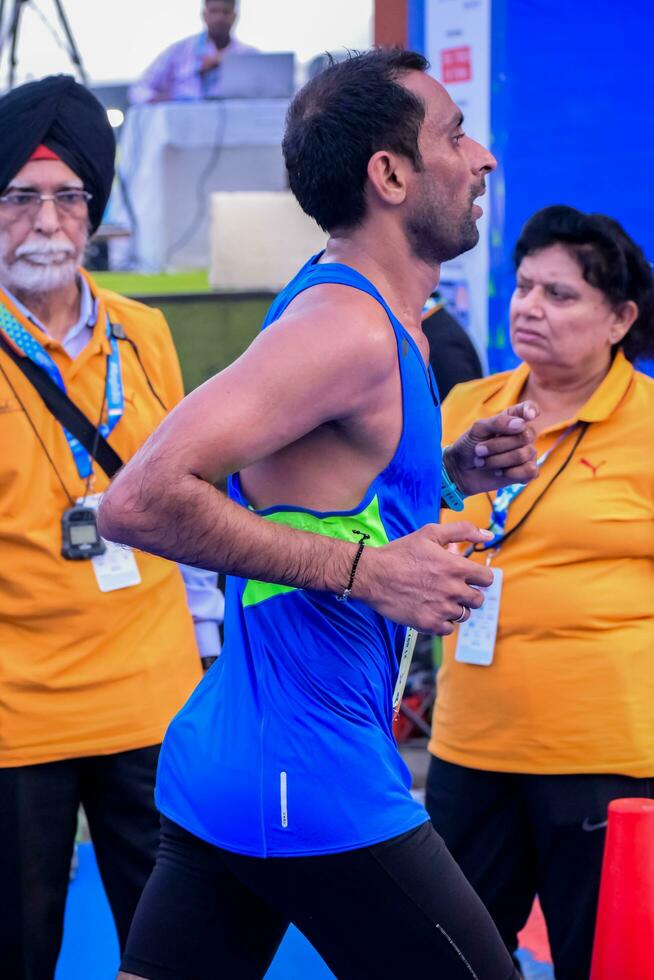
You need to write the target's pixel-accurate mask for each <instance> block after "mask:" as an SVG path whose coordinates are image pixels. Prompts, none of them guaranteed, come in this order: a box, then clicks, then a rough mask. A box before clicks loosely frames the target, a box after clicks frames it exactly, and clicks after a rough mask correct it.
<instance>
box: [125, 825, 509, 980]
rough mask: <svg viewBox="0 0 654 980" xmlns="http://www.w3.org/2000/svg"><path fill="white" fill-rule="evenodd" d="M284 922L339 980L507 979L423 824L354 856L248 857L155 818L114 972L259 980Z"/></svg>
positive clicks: (496, 943) (172, 978)
mask: <svg viewBox="0 0 654 980" xmlns="http://www.w3.org/2000/svg"><path fill="white" fill-rule="evenodd" d="M291 922H293V923H294V924H295V925H296V926H297V927H298V928H299V929H300V930H301V931H302V932H303V933H304V935H305V936H306V937H307V938H308V939H309V941H310V942H311V943H313V945H314V946H315V948H316V949H317V950H318V952H319V953H320V954H321V956H322V957H323V959H324V960H325V961H326V963H327V964H328V966H329V967H330V969H331V970H332V972H333V973H334V974H335V975H336V976H337V977H338V978H339V980H398V978H399V977H416V978H418V977H434V978H440V980H475V978H476V980H517V974H516V972H515V970H514V967H513V963H512V962H511V957H510V956H509V954H508V952H507V951H506V949H505V947H504V944H503V943H502V940H501V939H500V937H499V935H498V933H497V930H496V929H495V927H494V925H493V923H492V920H491V918H490V916H489V915H488V913H487V911H486V909H485V908H484V907H483V905H482V904H481V902H480V901H479V899H478V897H477V896H476V895H475V893H474V892H473V890H472V888H471V887H470V885H469V884H468V882H467V881H466V880H465V878H464V877H463V875H462V874H461V872H460V870H459V869H458V868H457V866H456V864H455V863H454V861H453V860H452V858H451V857H450V855H449V854H448V852H447V849H446V848H445V845H444V844H443V842H442V840H441V839H440V837H439V836H438V834H436V833H435V832H434V829H433V827H432V826H431V824H430V823H424V824H422V826H420V827H418V828H416V829H415V830H411V831H409V832H408V833H406V834H402V835H401V836H400V837H395V838H393V839H392V840H388V841H385V842H383V843H381V844H374V845H372V846H371V847H365V848H360V849H357V850H354V851H345V852H342V853H339V854H328V855H322V856H319V857H307V858H302V857H288V858H256V857H247V856H245V855H241V854H234V853H232V852H230V851H225V850H222V849H221V848H218V847H214V846H212V845H211V844H207V843H206V842H205V841H202V840H199V839H198V838H197V837H194V836H193V835H192V834H189V833H187V831H185V830H183V829H182V828H181V827H179V826H177V825H176V824H174V823H172V822H171V821H169V820H166V819H165V818H164V819H163V820H162V832H161V845H160V848H159V854H158V856H157V864H156V867H155V869H154V871H153V873H152V876H151V878H150V880H149V882H148V884H147V885H146V888H145V891H144V892H143V896H142V898H141V901H140V903H139V907H138V909H137V911H136V915H135V916H134V922H133V923H132V928H131V930H130V934H129V940H128V942H127V949H126V951H125V956H124V957H123V963H122V969H123V970H124V971H125V972H126V973H129V974H133V975H135V976H137V977H144V978H147V980H189V978H190V977H193V980H217V978H218V977H220V978H221V980H260V978H261V977H263V976H264V975H265V973H266V970H267V968H268V966H269V965H270V962H271V960H272V959H273V957H274V955H275V952H276V950H277V947H278V946H279V944H280V942H281V940H282V938H283V936H284V933H285V932H286V929H287V928H288V925H289V923H291Z"/></svg>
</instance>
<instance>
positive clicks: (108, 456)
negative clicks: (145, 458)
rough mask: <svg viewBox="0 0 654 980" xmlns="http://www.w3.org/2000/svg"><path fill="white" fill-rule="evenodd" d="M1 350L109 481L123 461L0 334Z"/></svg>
mask: <svg viewBox="0 0 654 980" xmlns="http://www.w3.org/2000/svg"><path fill="white" fill-rule="evenodd" d="M0 347H1V348H2V350H3V351H4V352H5V353H6V354H7V355H8V356H9V357H10V358H11V359H12V361H13V362H14V364H16V365H17V366H18V367H19V368H20V369H21V371H22V372H23V374H24V375H25V377H26V378H27V380H28V381H29V382H30V383H31V384H32V385H33V387H34V388H36V390H37V391H38V393H39V395H40V396H41V398H42V400H43V402H44V404H45V406H46V408H47V409H48V410H49V411H50V412H51V413H52V414H53V415H54V417H55V418H56V419H57V421H58V422H60V423H61V424H62V425H63V426H64V428H65V429H68V431H69V432H71V433H72V434H73V435H74V436H75V437H76V438H77V439H79V441H80V442H81V444H82V445H83V446H84V448H85V449H86V451H87V453H88V454H89V456H91V457H92V458H93V459H95V461H96V462H97V463H98V465H99V466H100V467H101V468H102V469H103V470H104V472H105V473H106V474H107V476H108V477H109V479H111V477H112V476H114V474H115V473H117V472H118V470H119V469H120V467H121V466H122V465H123V461H122V459H121V458H120V456H119V455H118V453H117V452H116V450H115V449H112V447H111V446H110V445H109V443H108V442H107V440H106V439H105V438H104V436H103V435H102V434H101V433H100V432H99V430H98V428H97V426H96V425H94V424H93V422H90V421H89V419H87V417H86V415H85V414H84V412H82V411H81V409H79V408H78V407H77V405H76V404H75V403H74V402H73V401H71V400H70V398H69V397H68V395H67V394H66V393H65V392H63V391H62V390H61V388H59V386H58V385H57V384H56V383H55V382H54V381H52V379H51V378H49V377H48V375H47V374H46V373H45V371H42V370H41V368H40V367H38V366H37V365H36V364H34V362H33V361H32V360H30V358H29V357H22V356H21V355H20V354H18V353H17V351H15V350H14V348H13V347H12V346H11V344H9V343H7V341H6V340H5V338H4V337H3V335H2V332H0Z"/></svg>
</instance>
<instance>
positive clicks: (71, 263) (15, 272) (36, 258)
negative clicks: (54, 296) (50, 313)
mask: <svg viewBox="0 0 654 980" xmlns="http://www.w3.org/2000/svg"><path fill="white" fill-rule="evenodd" d="M7 237H8V236H7V234H6V233H2V234H0V282H1V283H2V284H3V285H4V286H6V287H7V289H9V290H10V292H25V293H31V294H37V295H39V294H42V293H50V292H52V291H53V290H56V289H61V288H63V287H64V286H68V285H69V284H70V283H71V282H74V280H75V276H76V275H77V270H78V268H79V266H80V263H81V261H82V256H83V254H84V249H85V248H86V240H85V241H84V242H83V244H82V245H81V246H80V247H78V248H76V247H75V245H73V243H72V242H71V241H65V242H61V241H57V242H53V241H49V240H45V241H29V240H28V241H27V242H23V243H22V245H19V246H18V248H17V249H15V251H14V256H13V259H12V261H11V262H8V261H7V245H8V242H7Z"/></svg>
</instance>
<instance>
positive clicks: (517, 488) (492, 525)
mask: <svg viewBox="0 0 654 980" xmlns="http://www.w3.org/2000/svg"><path fill="white" fill-rule="evenodd" d="M578 425H579V423H578V422H575V423H574V424H573V425H569V426H568V428H567V429H566V430H565V432H562V433H561V435H560V436H559V438H558V439H557V440H556V442H555V443H554V444H553V445H552V446H550V448H549V449H548V450H546V452H544V453H542V454H541V455H540V456H539V457H538V459H537V460H536V465H537V466H538V469H539V470H540V468H541V466H542V465H543V463H544V462H545V460H546V459H548V457H549V456H551V455H552V453H553V452H554V450H555V449H556V448H557V446H559V445H560V444H561V443H562V442H563V440H564V439H567V437H568V436H569V435H570V433H571V432H573V431H574V430H575V429H576V428H577V426H578ZM526 486H527V484H526V483H511V484H510V485H509V486H508V487H502V489H501V490H498V491H497V494H496V495H495V500H494V501H493V505H492V508H491V515H490V520H489V522H488V530H489V531H492V532H493V534H494V535H495V537H494V539H493V540H492V541H490V542H489V543H488V545H487V547H488V548H492V547H493V546H494V545H496V544H497V543H498V541H501V539H502V538H503V537H504V535H505V533H506V532H505V528H506V519H507V517H508V516H509V507H510V506H511V504H512V503H513V501H514V500H515V499H516V497H519V496H520V494H521V493H522V491H523V490H524V489H525V487H526Z"/></svg>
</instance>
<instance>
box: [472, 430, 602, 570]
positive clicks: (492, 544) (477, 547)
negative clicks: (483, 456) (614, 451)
mask: <svg viewBox="0 0 654 980" xmlns="http://www.w3.org/2000/svg"><path fill="white" fill-rule="evenodd" d="M589 426H590V422H580V423H579V433H578V435H577V438H576V439H575V441H574V443H573V445H572V448H571V450H570V452H569V453H568V455H567V456H566V458H565V459H564V460H563V462H562V463H561V465H560V466H559V468H558V470H557V471H556V473H555V474H554V476H553V477H552V478H551V479H550V480H549V482H548V483H546V484H545V486H544V487H543V489H542V490H541V492H540V493H539V494H538V496H537V497H536V499H535V500H534V502H533V503H532V504H531V506H530V507H529V509H528V510H527V512H526V513H525V514H523V515H522V517H521V518H520V520H519V521H518V523H517V524H516V525H515V527H512V528H511V530H510V531H507V532H506V534H504V535H503V536H502V537H501V538H500V539H499V540H495V541H489V542H488V544H482V543H481V542H479V543H477V544H473V545H471V546H470V547H469V548H467V549H466V550H465V551H464V553H463V554H464V557H465V558H469V557H470V555H471V554H472V553H473V552H476V551H478V552H480V551H490V550H494V549H495V548H501V547H502V545H503V544H504V543H505V542H506V541H508V540H509V538H511V537H513V535H514V534H515V533H516V531H517V530H518V529H519V528H521V527H522V526H523V524H524V523H525V522H526V520H527V518H528V517H530V516H531V514H533V512H534V510H535V509H536V507H537V506H538V504H539V503H540V502H541V500H542V499H543V497H544V496H545V494H546V493H547V491H548V490H549V489H550V487H551V486H552V484H553V483H554V482H555V481H556V480H558V478H559V477H560V476H561V474H562V473H563V471H564V470H565V469H566V467H567V466H568V465H569V463H570V462H571V461H572V457H573V456H574V454H575V452H576V450H577V448H578V447H579V443H580V442H581V440H582V439H583V438H584V436H585V435H586V433H587V432H588V429H589ZM489 500H490V498H489ZM491 506H492V503H491Z"/></svg>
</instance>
